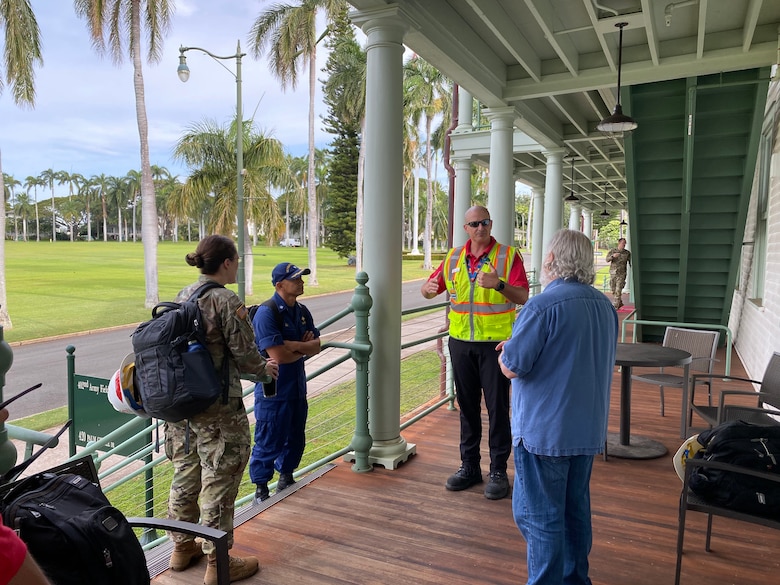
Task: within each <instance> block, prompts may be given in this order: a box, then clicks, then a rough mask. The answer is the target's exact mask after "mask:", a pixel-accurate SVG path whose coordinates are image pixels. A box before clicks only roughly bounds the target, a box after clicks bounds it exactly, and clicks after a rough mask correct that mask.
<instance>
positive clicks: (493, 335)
mask: <svg viewBox="0 0 780 585" xmlns="http://www.w3.org/2000/svg"><path fill="white" fill-rule="evenodd" d="M492 227H493V221H492V220H491V219H490V213H489V212H488V210H487V209H486V208H485V207H482V206H481V205H476V206H474V207H471V208H470V209H469V210H468V211H467V212H466V223H465V224H464V226H463V228H464V229H465V230H466V233H467V234H468V236H469V240H468V241H467V242H466V245H465V246H460V247H457V248H453V249H451V250H450V251H449V252H447V256H446V257H445V258H444V261H443V262H442V263H441V264H440V265H439V267H438V268H437V269H436V270H435V271H434V273H433V274H432V275H431V276H430V278H429V279H428V280H427V281H426V282H425V283H424V284H423V286H422V289H421V292H422V295H423V296H424V297H425V298H427V299H432V298H433V297H435V296H437V295H439V294H441V293H442V292H444V291H445V290H446V291H447V292H448V293H449V295H450V310H449V321H450V328H449V334H450V339H449V351H450V358H451V360H452V369H453V375H454V380H455V387H456V389H457V399H458V406H459V407H460V459H461V465H460V468H459V469H458V471H456V472H455V473H454V474H453V475H451V476H450V477H449V478H448V479H447V482H446V484H445V486H446V488H447V489H448V490H450V491H460V490H465V489H467V488H469V487H471V486H473V485H476V484H478V483H482V470H481V468H480V451H479V447H480V442H481V440H482V415H481V408H482V407H481V404H482V394H483V392H484V395H485V406H486V407H487V411H488V420H489V428H488V446H489V450H490V472H489V475H488V483H487V486H485V497H486V498H488V499H489V500H500V499H501V498H505V497H506V496H507V495H508V494H509V480H508V478H507V474H506V470H507V460H508V459H509V455H510V453H511V450H512V433H511V430H510V426H509V380H507V379H506V378H505V377H504V375H503V374H502V373H501V369H500V368H499V365H498V360H497V357H498V355H497V353H496V345H498V343H499V342H501V341H505V340H507V339H509V337H510V336H511V334H512V325H513V323H514V322H515V316H516V314H517V305H522V304H523V303H525V302H526V301H527V300H528V279H527V278H526V274H525V267H524V266H523V259H522V257H521V256H520V253H519V252H518V250H517V249H516V248H514V247H513V246H506V245H503V244H499V243H498V242H497V241H496V239H495V238H494V237H493V236H492V235H490V232H491V229H492Z"/></svg>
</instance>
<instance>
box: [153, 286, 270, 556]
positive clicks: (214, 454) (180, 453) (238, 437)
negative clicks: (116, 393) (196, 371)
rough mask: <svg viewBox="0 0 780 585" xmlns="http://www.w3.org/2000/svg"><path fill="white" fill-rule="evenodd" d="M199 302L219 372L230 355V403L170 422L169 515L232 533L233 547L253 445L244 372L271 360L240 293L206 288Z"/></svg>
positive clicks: (258, 370) (175, 536)
mask: <svg viewBox="0 0 780 585" xmlns="http://www.w3.org/2000/svg"><path fill="white" fill-rule="evenodd" d="M208 280H210V279H209V278H208V276H201V277H200V279H199V280H198V282H196V283H193V284H192V285H190V286H188V287H187V288H185V289H183V290H182V291H181V292H180V293H179V294H178V296H177V297H176V300H177V301H181V300H184V299H186V298H188V297H189V296H190V295H191V294H192V293H193V292H194V291H195V289H196V288H198V287H199V286H200V285H202V284H203V283H204V282H207V281H208ZM198 304H199V306H200V310H201V315H202V316H203V321H204V325H205V327H206V346H207V348H208V350H209V352H210V353H211V357H212V358H213V359H214V366H215V367H216V369H217V371H221V368H222V361H223V360H224V359H227V360H229V361H228V363H229V376H230V387H229V391H228V396H229V398H228V403H227V404H223V403H222V399H219V400H217V402H215V403H214V404H212V405H211V406H210V407H209V408H208V409H206V410H205V411H204V412H202V413H200V414H197V415H195V416H193V417H191V418H190V419H188V420H186V421H181V422H177V423H170V422H167V423H165V454H166V456H167V457H168V459H170V460H171V463H172V464H173V469H174V473H173V481H172V483H171V491H170V498H169V500H168V518H170V519H174V520H185V521H188V522H198V521H199V520H200V523H201V524H203V525H204V526H210V527H212V528H218V529H220V530H224V531H226V532H228V533H229V534H230V546H232V545H233V511H234V503H235V500H236V496H237V494H238V488H239V485H240V483H241V478H242V476H243V474H244V469H245V468H246V464H247V461H248V460H249V450H250V446H251V436H250V433H249V421H248V420H247V416H246V410H245V409H244V403H243V400H242V393H243V392H242V386H241V379H240V377H239V374H240V373H252V374H262V373H263V371H264V369H265V359H263V357H262V356H261V355H260V353H259V352H258V350H257V346H256V345H255V335H254V331H253V330H252V324H251V322H250V321H249V320H248V319H247V309H246V307H245V306H244V304H243V303H242V302H241V300H240V299H239V298H238V296H237V295H236V294H235V293H234V292H232V291H230V290H228V289H225V288H214V289H211V290H209V291H207V292H205V293H204V294H203V296H202V297H201V298H200V299H199V300H198ZM188 424H189V441H187V438H188V437H187V433H188ZM187 443H189V453H187V452H186V451H187V448H186V445H187ZM199 498H200V505H198V499H199ZM169 536H170V538H171V540H172V541H173V542H174V543H183V542H186V541H187V540H192V538H193V537H192V536H190V535H186V534H182V533H178V532H171V533H169ZM214 550H215V549H214V545H213V544H212V543H211V542H210V541H205V542H204V543H203V552H204V553H205V554H210V553H212V552H214Z"/></svg>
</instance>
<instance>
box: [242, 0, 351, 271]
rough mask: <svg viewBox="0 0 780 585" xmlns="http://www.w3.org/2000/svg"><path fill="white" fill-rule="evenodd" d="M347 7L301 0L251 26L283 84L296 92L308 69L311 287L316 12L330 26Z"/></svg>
mask: <svg viewBox="0 0 780 585" xmlns="http://www.w3.org/2000/svg"><path fill="white" fill-rule="evenodd" d="M345 7H346V0H300V2H299V3H298V4H275V5H274V6H271V8H269V9H268V10H267V11H265V12H264V13H262V14H261V15H260V16H258V17H257V20H255V23H254V24H253V25H252V29H251V31H250V33H249V35H250V48H251V51H252V53H253V55H254V56H255V57H259V56H260V55H261V54H262V53H263V50H264V49H265V47H266V46H268V47H269V63H270V65H271V71H273V73H274V75H275V76H276V77H277V78H278V79H279V81H280V82H281V83H282V89H284V88H285V87H286V86H287V85H288V84H289V85H290V86H291V87H292V88H293V89H295V87H296V85H297V84H298V68H299V67H302V66H303V63H306V64H307V65H308V67H309V172H308V178H309V182H308V199H309V226H308V227H309V269H310V270H311V275H310V276H309V285H310V286H316V285H318V284H319V283H318V281H317V248H316V242H317V233H318V232H319V219H318V217H317V191H316V185H315V168H314V157H315V153H314V92H315V88H316V85H315V84H316V82H317V43H319V41H321V40H322V39H323V38H324V37H325V36H326V35H327V34H328V29H327V28H326V29H325V31H324V32H323V33H322V35H320V37H319V38H317V34H316V33H317V22H316V17H317V12H318V11H319V10H324V11H325V13H326V15H327V20H328V22H332V21H333V20H334V18H336V17H337V15H338V14H339V13H340V12H343V10H345Z"/></svg>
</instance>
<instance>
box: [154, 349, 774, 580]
mask: <svg viewBox="0 0 780 585" xmlns="http://www.w3.org/2000/svg"><path fill="white" fill-rule="evenodd" d="M720 352H721V355H720V356H719V357H720V362H719V367H720V368H721V371H722V368H723V364H724V360H723V357H724V355H723V354H724V350H723V349H721V350H720ZM732 373H733V374H734V375H745V372H744V370H743V368H742V365H741V363H740V362H739V360H738V358H737V357H736V355H734V357H733V360H732ZM619 384H620V379H619V372H618V370H617V368H616V369H615V374H614V377H613V386H612V388H613V392H612V408H611V412H610V431H617V430H618V408H619V404H618V399H619V391H618V388H619ZM721 384H722V382H721ZM716 389H717V390H720V389H722V388H718V386H717V384H716ZM666 403H667V404H666V416H665V417H663V418H662V417H661V416H660V414H659V395H658V390H657V387H653V386H649V385H645V384H641V383H635V384H634V387H633V397H632V433H634V434H641V435H648V436H650V437H652V438H654V439H656V440H658V441H661V442H662V443H663V444H664V445H665V446H666V447H667V449H668V451H669V452H668V453H667V455H666V456H664V457H662V458H659V459H653V460H645V461H638V460H623V459H617V458H614V457H610V458H609V461H606V462H605V461H603V459H602V458H600V457H597V458H596V461H595V463H594V469H593V478H592V482H591V494H592V512H593V535H594V538H593V550H592V553H591V555H590V563H591V572H590V576H591V579H592V580H593V583H595V584H598V585H659V584H662V583H670V584H671V583H673V580H674V564H675V546H676V537H677V503H678V499H679V495H680V488H681V483H680V481H679V479H678V478H677V475H676V474H675V472H674V469H673V467H672V462H671V457H672V454H673V453H674V452H675V451H676V450H677V448H678V447H679V445H680V444H681V440H680V439H679V437H678V434H679V408H680V393H679V392H675V391H667V400H666ZM402 434H403V437H404V438H405V439H406V441H407V442H408V443H414V444H416V446H417V454H416V455H415V456H413V457H411V458H410V459H409V461H408V462H406V463H404V464H401V465H400V466H399V468H398V469H396V470H394V471H391V470H386V469H383V468H381V467H377V468H375V469H374V471H373V472H370V473H362V474H358V473H354V472H352V471H351V469H350V464H349V463H345V462H339V463H337V464H336V466H335V467H334V468H333V469H332V470H330V471H328V472H327V473H324V474H323V475H322V476H321V477H319V478H317V479H315V480H313V481H311V482H310V483H308V484H307V485H304V486H301V487H300V488H299V489H297V490H296V491H295V492H293V493H291V494H289V495H288V496H287V497H285V498H284V499H282V500H280V501H278V502H276V503H274V505H272V506H270V507H269V508H267V509H265V510H264V511H263V512H262V513H260V514H258V515H257V516H256V517H254V518H253V519H251V520H250V521H248V522H246V523H244V524H243V525H241V526H240V527H238V528H237V529H236V533H235V536H236V544H235V547H234V549H233V551H232V552H233V553H234V554H237V555H246V554H253V555H256V556H257V557H258V558H259V559H260V563H261V566H262V570H261V572H260V573H259V574H258V575H256V576H254V577H252V578H251V579H247V580H246V581H243V582H244V583H271V584H286V583H296V584H299V585H309V584H311V585H314V584H317V585H322V584H356V585H396V584H399V585H400V584H415V585H416V584H431V585H433V584H436V585H438V584H442V583H447V584H448V585H460V584H463V585H466V584H468V585H472V584H474V583H479V584H492V585H509V584H512V585H517V584H520V583H525V581H526V577H527V575H526V564H525V543H524V541H523V539H522V537H521V536H520V533H519V532H518V530H517V528H516V527H515V525H514V521H513V519H512V511H511V500H510V499H504V500H500V501H489V500H486V499H485V498H484V496H483V495H482V487H480V486H476V487H474V488H472V489H470V490H466V491H464V492H448V491H446V490H445V488H444V481H445V479H446V478H447V476H448V475H449V474H450V473H452V472H453V471H455V469H457V467H458V464H459V457H458V413H457V412H453V411H448V410H446V408H442V409H439V410H438V411H437V412H435V413H433V414H432V415H430V416H428V417H426V418H425V419H423V420H422V421H420V422H418V423H416V424H414V425H413V426H411V427H410V428H409V429H407V430H406V431H404V432H403V433H402ZM487 460H488V458H487V454H486V453H483V471H485V470H486V465H484V464H485V462H486V461H487ZM509 474H510V481H511V480H512V479H513V470H512V465H511V459H510V470H509ZM687 525H688V529H687V530H686V540H685V548H684V550H685V554H684V557H683V570H682V583H684V584H689V585H692V584H698V583H707V584H708V585H721V584H723V585H725V584H739V585H767V584H768V583H774V582H777V579H778V577H777V575H778V569H780V531H773V530H770V529H766V528H763V527H758V526H753V525H749V524H744V523H740V522H736V521H733V520H729V519H724V518H715V519H714V521H713V542H712V547H713V552H712V553H706V552H705V551H704V530H705V527H706V517H705V516H704V515H702V514H698V513H693V512H690V513H689V514H688V523H687ZM204 570H205V563H204V561H201V563H200V565H199V566H196V567H193V568H191V569H189V570H187V571H185V572H182V573H173V572H171V571H165V572H164V573H162V574H161V575H159V576H158V577H157V578H155V579H154V581H153V583H155V584H157V585H174V584H176V585H184V584H187V585H190V584H193V585H194V584H200V583H202V579H203V572H204ZM772 575H775V576H774V577H772Z"/></svg>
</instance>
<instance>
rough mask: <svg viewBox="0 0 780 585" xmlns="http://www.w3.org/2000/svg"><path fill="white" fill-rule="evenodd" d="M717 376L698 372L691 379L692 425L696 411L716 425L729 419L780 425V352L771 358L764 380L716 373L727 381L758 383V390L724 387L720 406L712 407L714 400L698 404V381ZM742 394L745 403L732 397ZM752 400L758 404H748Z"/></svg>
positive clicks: (690, 415) (689, 419) (708, 422)
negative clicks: (696, 386)
mask: <svg viewBox="0 0 780 585" xmlns="http://www.w3.org/2000/svg"><path fill="white" fill-rule="evenodd" d="M713 377H714V376H713V375H712V374H706V375H701V374H695V375H694V376H693V377H692V382H691V399H690V401H689V406H690V411H689V414H688V424H689V426H690V425H691V424H692V422H693V413H694V412H695V413H696V414H698V415H699V416H700V417H701V418H702V419H704V421H705V422H707V424H708V425H710V426H713V425H717V424H720V423H722V422H726V421H729V420H744V421H745V422H749V423H753V424H759V425H767V424H780V352H775V353H774V354H772V357H771V358H770V359H769V363H768V364H767V366H766V370H765V371H764V376H763V378H761V380H760V381H759V380H751V379H750V378H740V377H738V376H720V375H719V376H717V377H718V378H722V379H723V380H724V381H726V382H735V381H737V382H747V383H750V384H758V385H759V391H758V392H756V391H755V390H753V389H749V390H723V391H722V392H721V394H720V399H719V401H718V405H717V406H712V401H711V400H710V401H708V403H707V404H706V405H705V404H697V403H696V400H695V399H696V396H695V394H694V389H695V385H696V383H707V381H711V380H712V378H713ZM737 397H742V399H741V400H742V402H738V403H735V402H734V401H733V398H737ZM745 398H748V399H749V400H748V401H747V402H753V399H755V405H751V404H745V402H746V400H745Z"/></svg>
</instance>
